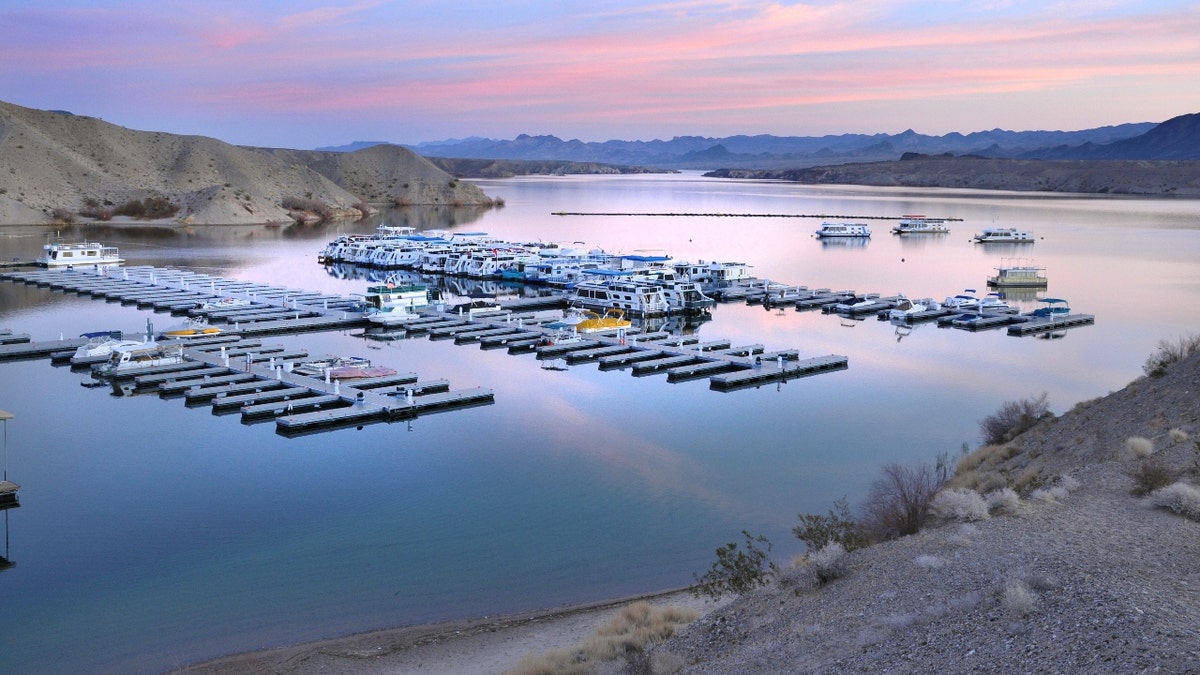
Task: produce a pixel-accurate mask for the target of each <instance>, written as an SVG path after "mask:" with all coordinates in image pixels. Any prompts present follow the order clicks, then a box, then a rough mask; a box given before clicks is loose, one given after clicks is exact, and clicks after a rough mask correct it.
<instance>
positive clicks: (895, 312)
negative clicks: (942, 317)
mask: <svg viewBox="0 0 1200 675" xmlns="http://www.w3.org/2000/svg"><path fill="white" fill-rule="evenodd" d="M941 309H942V305H941V303H939V302H937V301H935V300H934V299H933V298H921V299H919V300H913V299H910V298H905V297H901V298H900V302H899V303H897V304H896V306H895V307H893V308H892V309H889V310H888V318H889V319H894V320H899V321H909V320H912V319H913V318H915V317H918V316H922V315H924V314H926V313H932V312H938V311H940V310H941Z"/></svg>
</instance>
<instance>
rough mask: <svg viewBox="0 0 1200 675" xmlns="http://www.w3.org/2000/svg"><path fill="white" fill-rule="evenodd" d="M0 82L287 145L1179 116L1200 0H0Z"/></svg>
mask: <svg viewBox="0 0 1200 675" xmlns="http://www.w3.org/2000/svg"><path fill="white" fill-rule="evenodd" d="M0 35H3V36H4V38H3V40H0V100H4V101H7V102H9V103H15V104H17V105H22V106H26V107H30V108H40V109H57V110H69V111H71V112H74V113H76V114H86V115H92V116H96V117H100V118H103V119H105V120H107V121H109V122H112V123H115V124H119V125H122V126H126V127H131V128H134V129H143V130H154V131H166V132H171V133H181V134H200V135H204V136H213V137H216V138H219V139H222V140H225V141H229V142H232V143H238V144H245V145H263V146H277V147H293V148H311V147H317V146H323V145H339V144H343V143H348V142H350V141H354V140H384V141H392V142H399V143H418V142H421V141H432V140H441V139H445V138H461V137H466V136H486V137H490V138H512V137H514V136H516V135H518V134H521V133H528V134H553V135H556V136H559V137H562V138H565V139H571V138H578V139H580V140H584V141H603V140H609V139H624V140H652V139H668V138H671V137H673V136H681V135H700V136H713V137H720V136H729V135H735V134H776V135H781V136H792V135H796V136H813V135H824V134H840V133H879V132H883V133H898V132H901V131H904V130H905V129H909V128H911V129H913V130H915V131H918V132H920V133H925V134H935V135H940V134H945V133H948V132H952V131H959V132H963V133H967V132H971V131H980V130H985V129H992V128H1003V129H1011V130H1032V129H1062V130H1075V129H1087V128H1091V127H1097V126H1104V125H1111V124H1120V123H1124V122H1161V121H1163V120H1166V119H1169V118H1171V117H1174V116H1177V115H1181V114H1185V113H1192V112H1200V2H1183V1H1171V0H1138V1H1137V2H1133V1H1125V0H1111V1H1106V0H1086V1H1076V0H1063V1H1061V2H1045V1H1044V0H1037V1H1027V0H980V1H978V2H974V1H964V2H954V1H952V0H912V1H889V0H849V1H845V2H843V1H838V0H813V1H811V2H782V1H779V2H766V1H758V0H741V1H739V0H664V1H660V2H655V1H636V0H619V1H613V2H605V1H603V0H600V1H595V2H589V3H583V2H567V1H563V0H557V1H553V2H551V1H547V0H514V1H512V2H504V1H503V0H489V1H487V2H477V1H475V0H437V1H436V2H433V1H426V0H403V1H400V0H396V1H385V0H360V1H354V0H348V1H344V2H341V1H338V0H325V1H324V2H319V1H316V2H315V1H309V0H277V1H263V0H242V1H239V2H227V1H224V0H219V1H217V0H214V1H211V2H185V1H184V0H124V1H121V2H110V1H105V0H69V1H68V0H5V1H4V2H3V3H0Z"/></svg>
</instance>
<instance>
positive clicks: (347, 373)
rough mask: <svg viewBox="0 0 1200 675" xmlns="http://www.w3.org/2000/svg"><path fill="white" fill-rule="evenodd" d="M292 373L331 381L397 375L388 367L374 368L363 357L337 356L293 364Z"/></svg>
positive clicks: (394, 370) (393, 369) (369, 361)
mask: <svg viewBox="0 0 1200 675" xmlns="http://www.w3.org/2000/svg"><path fill="white" fill-rule="evenodd" d="M291 371H292V372H293V373H296V374H298V375H306V376H308V377H317V378H324V377H325V376H326V375H328V376H329V379H330V380H353V379H360V378H366V377H386V376H388V375H395V374H396V369H395V368H389V367H388V366H373V365H371V360H370V359H365V358H363V357H361V356H335V357H328V358H324V359H313V360H309V361H301V362H298V363H295V362H294V363H292V365H291Z"/></svg>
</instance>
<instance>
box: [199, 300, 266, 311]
mask: <svg viewBox="0 0 1200 675" xmlns="http://www.w3.org/2000/svg"><path fill="white" fill-rule="evenodd" d="M251 304H253V302H252V301H250V300H247V299H246V298H212V299H211V300H206V301H204V302H202V303H200V304H198V305H196V309H200V310H216V309H234V308H236V307H248V306H249V305H251Z"/></svg>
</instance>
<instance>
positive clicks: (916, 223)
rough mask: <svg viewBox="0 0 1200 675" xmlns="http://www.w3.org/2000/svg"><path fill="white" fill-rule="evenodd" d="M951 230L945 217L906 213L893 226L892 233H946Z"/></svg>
mask: <svg viewBox="0 0 1200 675" xmlns="http://www.w3.org/2000/svg"><path fill="white" fill-rule="evenodd" d="M949 231H950V226H948V225H946V220H945V219H944V218H926V217H925V216H921V215H906V216H901V217H900V222H898V223H896V226H895V227H893V228H892V234H945V233H947V232H949Z"/></svg>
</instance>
